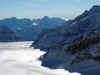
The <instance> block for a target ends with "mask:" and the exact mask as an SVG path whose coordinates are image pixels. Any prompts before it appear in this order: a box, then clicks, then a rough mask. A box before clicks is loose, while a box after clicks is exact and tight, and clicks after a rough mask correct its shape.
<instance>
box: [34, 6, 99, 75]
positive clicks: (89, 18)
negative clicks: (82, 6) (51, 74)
mask: <svg viewBox="0 0 100 75" xmlns="http://www.w3.org/2000/svg"><path fill="white" fill-rule="evenodd" d="M39 37H40V38H39ZM39 37H38V38H37V39H36V40H35V42H34V43H33V45H32V46H33V47H34V48H40V49H41V50H46V51H47V53H46V54H45V55H43V56H41V57H40V60H42V65H43V66H46V67H49V68H54V69H56V68H64V69H68V70H69V71H71V72H80V73H82V74H83V75H95V74H97V75H99V74H100V72H99V69H100V62H99V61H100V6H93V7H92V8H91V9H90V10H89V11H85V12H84V13H83V14H82V15H80V16H78V17H76V18H75V19H74V20H72V21H70V22H67V23H66V24H65V25H64V26H62V27H58V28H55V29H52V30H44V31H43V32H41V34H40V35H39Z"/></svg>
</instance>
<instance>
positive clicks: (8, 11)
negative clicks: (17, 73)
mask: <svg viewBox="0 0 100 75" xmlns="http://www.w3.org/2000/svg"><path fill="white" fill-rule="evenodd" d="M93 5H100V0H0V19H1V18H8V17H18V18H38V17H42V16H51V17H52V16H54V17H65V18H74V17H75V16H77V15H79V14H80V13H82V12H83V11H85V10H86V9H89V8H91V7H92V6H93Z"/></svg>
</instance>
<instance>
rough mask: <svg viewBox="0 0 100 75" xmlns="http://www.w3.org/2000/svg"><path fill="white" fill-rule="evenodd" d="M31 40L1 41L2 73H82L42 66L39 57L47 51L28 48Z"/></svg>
mask: <svg viewBox="0 0 100 75" xmlns="http://www.w3.org/2000/svg"><path fill="white" fill-rule="evenodd" d="M30 44H31V42H12V43H9V42H8V43H0V75H80V74H79V73H70V72H68V71H65V70H63V69H57V70H51V69H48V68H45V67H42V66H41V62H40V61H38V58H39V57H40V56H41V55H43V54H44V53H45V52H43V51H40V50H33V49H32V48H28V47H29V45H30Z"/></svg>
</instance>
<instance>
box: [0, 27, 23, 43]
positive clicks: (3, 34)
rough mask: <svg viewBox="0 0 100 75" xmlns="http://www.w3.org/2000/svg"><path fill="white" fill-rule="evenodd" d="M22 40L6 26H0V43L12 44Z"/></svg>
mask: <svg viewBox="0 0 100 75" xmlns="http://www.w3.org/2000/svg"><path fill="white" fill-rule="evenodd" d="M20 40H22V39H21V38H20V37H19V36H18V35H16V34H15V33H14V32H13V31H11V30H10V29H9V28H8V27H6V26H0V42H13V41H20Z"/></svg>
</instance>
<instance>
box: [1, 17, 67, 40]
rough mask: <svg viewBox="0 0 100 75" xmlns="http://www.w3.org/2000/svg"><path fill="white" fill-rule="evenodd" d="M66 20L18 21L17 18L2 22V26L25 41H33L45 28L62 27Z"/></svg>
mask: <svg viewBox="0 0 100 75" xmlns="http://www.w3.org/2000/svg"><path fill="white" fill-rule="evenodd" d="M64 22H65V20H63V19H60V18H54V17H53V18H50V17H47V16H44V17H43V18H41V19H33V20H30V19H26V18H24V19H18V18H16V17H13V18H6V19H3V20H0V26H1V25H3V26H7V27H8V28H10V29H11V30H12V31H14V32H15V33H16V34H18V35H20V36H21V37H22V38H23V40H25V41H33V40H35V38H36V37H37V35H38V34H39V33H40V32H41V30H42V29H44V28H49V29H50V28H55V27H57V26H61V25H62V24H63V23H64Z"/></svg>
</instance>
